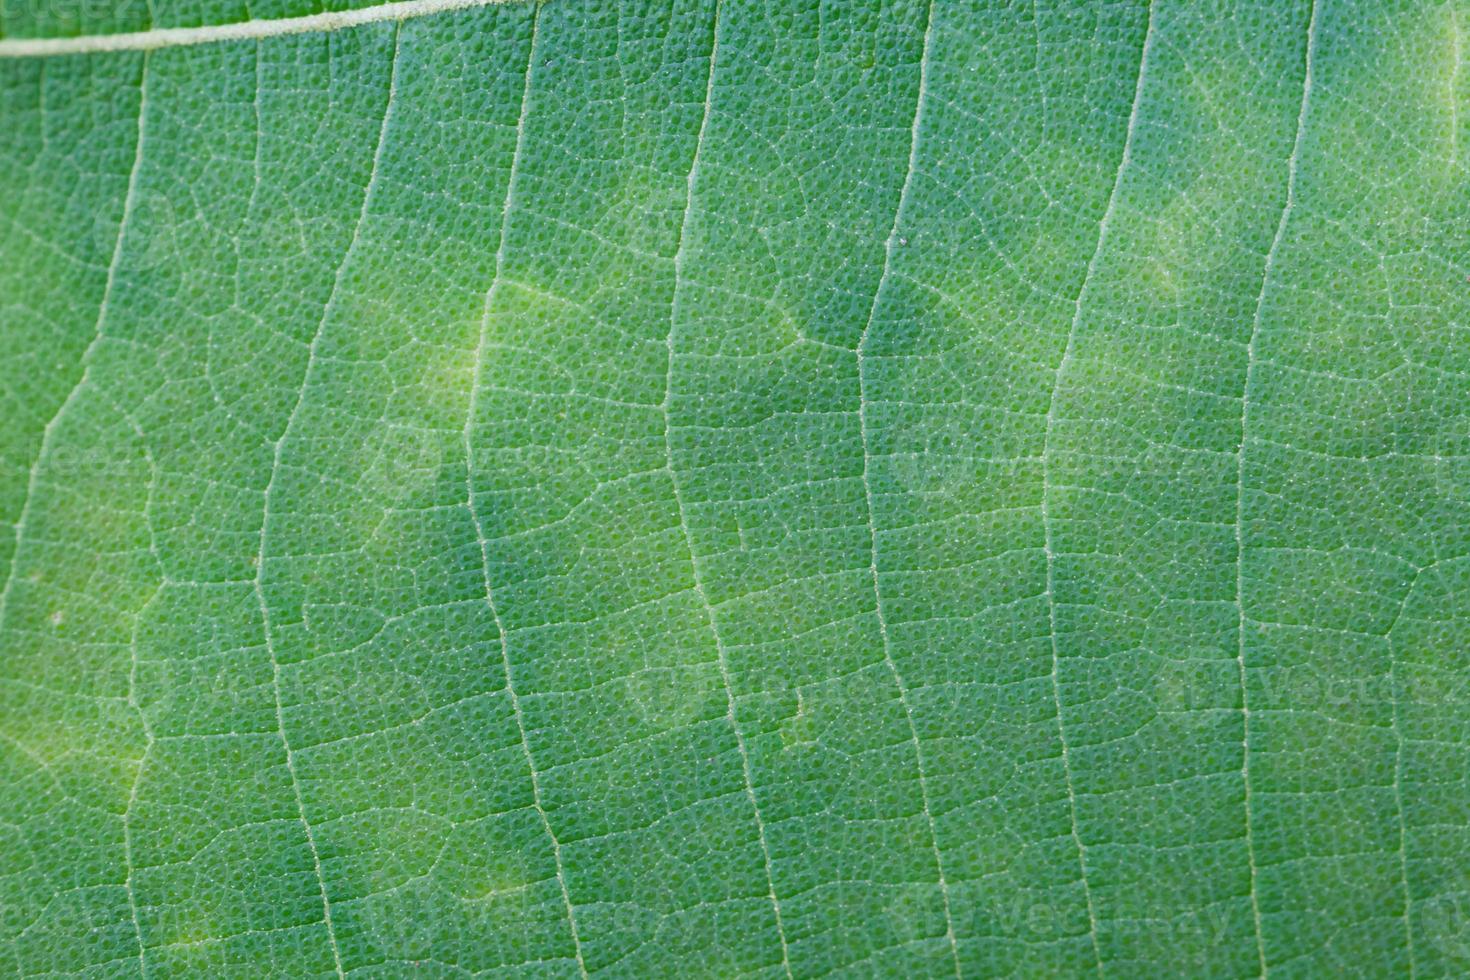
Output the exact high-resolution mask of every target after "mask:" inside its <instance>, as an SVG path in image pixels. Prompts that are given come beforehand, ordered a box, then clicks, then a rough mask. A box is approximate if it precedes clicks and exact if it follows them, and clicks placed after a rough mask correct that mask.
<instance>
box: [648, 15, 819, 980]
mask: <svg viewBox="0 0 1470 980" xmlns="http://www.w3.org/2000/svg"><path fill="white" fill-rule="evenodd" d="M722 6H723V4H722V3H721V0H715V26H714V32H713V33H714V38H713V40H712V42H711V44H710V52H709V70H708V72H707V73H706V75H705V82H704V113H703V115H702V116H701V117H700V120H699V133H698V135H697V136H696V137H695V140H694V156H693V158H692V159H691V160H690V161H689V173H688V175H687V176H686V178H685V186H684V212H683V214H682V215H681V217H680V218H679V238H678V245H677V246H675V249H674V292H673V295H672V296H671V297H670V300H669V331H668V333H667V334H666V335H665V338H664V343H665V346H666V347H667V348H668V359H667V360H668V366H667V368H666V370H665V372H664V397H663V400H662V401H661V402H660V403H659V411H660V412H661V413H662V414H663V417H664V468H665V469H667V470H668V473H669V483H670V485H671V486H672V488H673V491H674V505H675V507H677V508H678V511H679V529H680V530H681V531H682V532H683V535H684V545H685V547H686V548H688V550H689V567H690V570H691V572H692V574H693V576H694V592H695V594H696V595H698V596H699V601H700V603H701V604H702V605H703V606H704V618H705V622H706V623H707V624H708V625H709V631H710V636H711V637H713V639H714V644H715V656H716V658H717V659H718V661H719V665H720V680H721V681H722V682H723V684H724V687H725V720H726V721H727V722H729V725H730V730H731V731H732V732H734V733H735V747H736V748H737V749H738V750H739V752H740V768H741V771H742V773H743V775H744V776H745V796H746V799H748V800H749V801H750V809H751V813H752V814H753V815H754V816H755V830H756V836H757V838H758V839H759V841H760V845H761V857H762V859H763V861H764V862H765V870H766V893H767V894H768V895H769V896H770V899H771V909H772V911H773V912H774V914H775V918H776V938H777V939H778V940H779V941H780V943H781V966H782V968H783V969H784V970H785V971H786V977H787V980H791V978H792V972H791V948H790V946H789V945H788V944H787V942H786V924H785V922H784V920H783V919H782V916H781V902H780V900H779V899H778V898H777V897H776V877H775V874H774V871H773V868H772V864H771V848H770V846H769V844H768V843H767V842H766V824H765V820H763V819H762V818H761V808H760V803H759V802H758V801H757V800H756V795H755V779H754V777H753V776H752V774H751V767H750V753H749V752H748V751H747V750H746V747H745V735H744V733H742V732H741V731H740V723H739V721H738V720H737V719H736V717H735V691H734V687H733V686H732V685H731V683H730V661H729V657H728V656H727V655H726V653H725V641H724V638H723V637H722V636H721V635H720V627H719V623H718V622H717V621H716V619H715V610H714V606H713V605H712V604H711V603H710V601H709V593H708V592H706V591H705V588H704V576H703V573H702V572H701V571H700V563H699V555H698V554H697V553H696V552H695V550H694V535H693V534H691V533H690V531H689V521H688V519H687V517H686V516H685V510H684V492H683V490H682V488H681V487H680V485H679V471H678V470H677V469H676V468H675V466H674V446H673V439H672V436H671V434H670V430H671V429H672V425H671V423H670V421H669V419H670V408H671V406H672V404H673V396H674V359H675V344H674V341H675V331H676V328H677V324H678V322H679V297H680V295H681V286H682V285H683V282H684V260H685V256H686V255H687V254H688V248H687V245H688V238H687V237H686V236H685V230H686V229H687V228H688V225H689V213H690V211H691V210H693V205H694V187H695V183H696V182H697V181H698V179H699V161H700V157H701V155H702V153H703V151H704V143H705V133H706V131H707V130H708V128H709V117H710V107H711V106H712V105H713V104H714V92H715V64H716V62H717V61H718V59H719V54H720V12H721V9H722Z"/></svg>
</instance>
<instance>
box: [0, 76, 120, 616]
mask: <svg viewBox="0 0 1470 980" xmlns="http://www.w3.org/2000/svg"><path fill="white" fill-rule="evenodd" d="M147 108H148V56H147V55H146V54H145V55H144V56H143V65H142V68H141V70H140V73H139V76H138V137H137V145H136V146H134V147H133V165H132V168H131V169H130V170H129V171H128V186H127V190H126V191H124V193H123V213H122V218H121V219H120V220H119V221H118V225H117V237H116V238H115V239H114V240H113V243H112V258H111V259H109V260H108V263H107V280H106V283H105V285H104V286H103V287H102V301H101V305H99V306H98V308H97V324H96V326H95V327H94V328H93V330H92V339H91V340H90V341H88V343H87V346H86V348H85V349H84V350H83V351H82V356H81V359H80V361H79V363H80V364H81V366H82V373H81V375H80V376H79V377H78V378H77V382H76V384H74V385H72V388H71V391H69V392H67V393H66V397H65V398H63V399H62V401H61V405H60V406H58V407H57V409H56V414H54V415H52V416H51V419H50V420H49V421H48V422H47V423H46V426H45V428H43V429H42V430H41V445H40V447H39V448H38V449H37V450H36V458H35V460H34V461H33V462H32V463H31V469H30V474H29V476H27V478H26V489H25V495H24V497H22V498H21V504H20V514H19V515H18V516H17V517H16V519H15V526H14V527H13V529H12V531H13V533H14V535H15V543H14V544H13V545H12V547H11V550H10V567H9V569H7V571H6V573H5V585H4V587H3V588H0V632H3V629H4V625H5V613H6V610H7V608H8V607H9V605H10V592H11V589H12V588H14V586H15V570H16V566H17V565H19V564H20V545H21V538H22V537H23V536H24V535H25V528H26V523H27V522H28V521H29V520H30V516H31V507H32V506H33V505H34V503H35V500H36V478H37V476H38V475H39V474H40V472H41V466H42V464H43V462H44V461H45V459H46V451H47V450H48V449H50V448H51V443H52V440H53V439H54V438H55V433H56V427H57V425H58V424H59V423H60V422H61V419H62V418H63V417H64V416H65V415H66V413H67V411H68V410H69V409H70V408H71V406H72V402H74V401H76V398H77V395H78V394H79V393H80V392H81V390H82V389H83V388H84V387H86V384H87V378H88V377H89V376H90V374H91V371H92V368H91V364H90V362H91V360H92V352H93V351H94V350H96V349H97V345H98V344H99V343H100V342H101V341H102V327H103V324H104V323H105V322H106V321H107V307H108V304H109V303H110V302H111V300H112V291H113V289H114V287H115V286H116V284H117V269H118V265H119V264H120V262H121V259H122V253H123V239H124V237H125V234H126V232H127V228H128V219H129V218H131V217H132V216H133V208H134V206H135V205H136V203H137V197H138V173H139V171H140V170H142V163H143V117H144V113H145V111H146V110H147Z"/></svg>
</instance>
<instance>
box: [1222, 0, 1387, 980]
mask: <svg viewBox="0 0 1470 980" xmlns="http://www.w3.org/2000/svg"><path fill="white" fill-rule="evenodd" d="M1316 44H1317V3H1316V0H1313V2H1312V12H1311V15H1310V18H1309V19H1308V21H1307V53H1306V66H1305V67H1304V69H1303V71H1302V101H1301V105H1300V106H1299V107H1298V109H1297V117H1296V136H1295V137H1294V138H1293V139H1292V144H1291V155H1290V156H1288V157H1287V159H1286V200H1285V201H1284V202H1282V205H1281V216H1280V217H1279V218H1278V219H1277V221H1276V234H1275V235H1273V236H1272V238H1271V246H1270V248H1268V249H1267V250H1266V262H1265V267H1264V268H1263V270H1262V272H1261V291H1260V293H1258V294H1257V295H1256V308H1255V313H1254V314H1253V315H1252V317H1251V335H1250V339H1249V340H1248V341H1247V342H1246V346H1245V381H1244V384H1243V386H1242V388H1241V392H1240V446H1239V448H1238V449H1236V451H1235V609H1236V613H1237V614H1238V616H1239V622H1238V623H1237V625H1236V630H1235V634H1236V650H1235V667H1236V671H1237V673H1238V674H1239V678H1240V713H1241V721H1242V735H1241V762H1240V776H1241V780H1242V782H1243V783H1244V784H1245V846H1246V858H1247V860H1248V861H1249V862H1250V872H1251V914H1252V915H1253V916H1254V919H1255V929H1256V959H1257V963H1258V965H1259V968H1260V974H1261V977H1262V978H1264V977H1266V975H1267V968H1266V940H1265V937H1264V935H1263V933H1262V930H1261V904H1260V900H1259V899H1258V898H1257V889H1256V879H1257V878H1258V877H1259V874H1258V870H1257V869H1258V865H1257V864H1256V845H1255V837H1254V835H1253V833H1252V827H1251V823H1252V821H1251V769H1250V759H1251V709H1250V700H1249V695H1248V694H1247V685H1246V677H1245V629H1246V615H1245V449H1246V434H1247V427H1248V425H1249V423H1250V410H1251V400H1250V392H1251V379H1252V378H1253V377H1254V376H1255V369H1256V363H1257V359H1256V339H1257V337H1258V336H1259V335H1260V332H1261V311H1262V310H1263V309H1264V307H1265V302H1266V290H1267V287H1268V286H1269V285H1270V282H1271V270H1272V269H1273V268H1275V266H1276V255H1277V253H1278V252H1279V251H1280V249H1281V241H1282V239H1283V238H1284V237H1285V235H1286V223H1287V220H1288V219H1289V218H1290V217H1291V211H1292V207H1293V206H1294V205H1295V204H1296V168H1297V158H1298V157H1299V156H1300V154H1301V148H1302V133H1303V132H1304V131H1305V129H1306V126H1305V123H1306V118H1307V103H1308V101H1309V100H1310V99H1311V96H1312V56H1313V54H1314V51H1315V48H1316ZM1389 655H1390V657H1392V650H1390V652H1389ZM1402 817H1403V814H1402V810H1401V811H1400V820H1402ZM1400 829H1402V827H1401V828H1400ZM1407 887H1408V884H1407V880H1406V881H1405V889H1407ZM1404 918H1405V925H1406V926H1407V922H1408V911H1407V909H1406V910H1405V914H1404ZM1409 949H1410V957H1411V960H1412V956H1413V944H1412V938H1411V939H1410V946H1409Z"/></svg>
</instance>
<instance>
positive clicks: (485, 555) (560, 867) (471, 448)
mask: <svg viewBox="0 0 1470 980" xmlns="http://www.w3.org/2000/svg"><path fill="white" fill-rule="evenodd" d="M540 27H541V4H540V2H536V3H535V6H534V11H533V13H532V15H531V44H530V49H529V50H528V51H527V52H526V80H525V84H524V85H523V86H522V88H521V110H520V115H519V116H518V118H517V119H516V145H515V149H514V150H513V151H512V153H511V158H510V174H509V176H507V178H506V181H505V201H504V202H503V203H502V205H501V208H500V241H499V243H498V244H497V245H496V247H495V272H494V274H493V275H492V276H491V279H490V288H489V289H487V290H485V302H484V305H483V307H482V308H481V310H480V336H479V339H478V340H477V341H476V344H475V368H474V371H473V372H472V374H471V380H470V397H469V405H468V407H467V408H466V410H465V419H464V432H463V433H462V434H461V437H462V439H463V441H464V453H465V498H466V505H467V507H468V509H469V512H470V520H471V522H473V523H474V525H475V539H476V541H477V542H478V543H479V546H480V575H481V578H482V581H483V582H484V586H485V605H486V606H487V607H488V608H489V610H490V615H491V617H492V618H493V619H494V620H495V629H496V632H498V633H499V634H500V665H501V667H502V669H503V670H504V671H505V691H506V695H507V697H509V698H510V708H511V713H512V714H513V715H514V716H515V720H516V731H517V733H518V734H519V735H520V739H521V754H522V755H524V756H525V757H526V768H527V769H528V770H529V771H530V773H531V803H532V805H533V806H534V807H535V808H536V815H537V816H538V817H539V818H540V820H541V829H542V830H543V831H545V832H546V838H547V840H549V841H551V856H552V859H553V861H554V862H555V863H556V883H557V886H558V887H559V888H560V889H561V900H562V904H563V905H565V906H566V909H567V928H568V929H569V930H570V931H571V935H572V951H573V953H574V954H575V955H576V958H577V972H578V973H579V974H581V976H582V977H583V978H584V980H585V978H586V976H587V961H586V960H585V959H584V958H583V956H582V939H581V936H580V935H579V934H578V932H577V912H576V908H575V906H573V905H572V893H571V891H570V890H569V889H568V888H567V875H566V866H565V865H564V864H563V863H562V858H561V840H560V839H559V838H558V837H557V836H556V831H554V830H553V829H552V828H551V819H550V818H549V817H548V816H547V815H546V807H545V806H543V805H542V802H541V776H540V774H539V773H538V772H537V771H536V760H535V758H534V757H533V756H532V755H531V742H530V739H528V738H527V737H526V719H525V715H524V714H523V713H522V712H521V699H520V696H519V695H517V694H516V685H515V677H514V673H513V671H512V670H511V666H510V641H509V639H508V637H507V633H506V629H505V623H504V621H503V620H502V619H501V618H500V607H499V606H498V605H496V603H495V590H494V588H492V586H491V584H490V542H489V539H488V538H486V537H485V522H484V521H483V520H481V519H480V510H479V507H478V506H477V505H476V503H475V445H474V438H473V432H474V425H475V414H476V411H477V408H478V406H479V394H480V382H481V380H482V378H483V377H484V369H485V351H486V350H487V349H488V347H489V335H490V310H491V309H492V308H493V306H494V303H495V295H496V294H497V293H498V292H499V291H500V284H501V283H502V282H503V281H504V277H503V275H502V273H503V272H504V269H505V250H506V241H507V240H508V239H509V234H508V228H509V226H510V215H511V212H512V211H513V210H514V209H515V193H516V177H517V176H518V175H519V174H520V172H521V158H522V156H523V155H524V153H525V146H526V117H527V116H528V115H529V113H530V111H531V79H532V75H533V73H534V70H535V66H536V48H537V43H538V42H539V40H540V37H541V31H540Z"/></svg>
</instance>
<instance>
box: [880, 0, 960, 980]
mask: <svg viewBox="0 0 1470 980" xmlns="http://www.w3.org/2000/svg"><path fill="white" fill-rule="evenodd" d="M933 37H934V3H933V0H931V2H930V4H929V8H928V11H927V13H926V14H925V21H924V46H923V48H922V49H921V52H920V54H919V91H918V94H917V95H916V96H915V97H914V121H913V123H912V125H911V127H910V129H909V156H908V165H907V169H906V170H905V171H904V175H903V185H902V186H901V187H900V189H899V192H898V204H897V205H895V206H894V209H893V224H892V226H891V227H890V228H889V229H888V241H887V243H886V244H885V246H884V251H883V271H882V272H881V273H880V274H879V276H878V285H877V287H876V288H875V289H874V290H873V303H872V305H871V306H869V307H868V319H867V322H866V323H864V324H863V333H862V336H861V337H860V338H858V344H857V351H856V354H857V373H858V430H859V432H860V433H861V436H862V443H863V499H864V501H865V502H866V505H867V512H868V571H869V574H870V575H871V577H872V580H873V604H874V611H875V613H876V614H877V618H878V635H879V636H880V637H882V640H883V662H884V663H885V664H886V665H887V666H888V672H889V674H891V675H892V677H893V684H894V686H895V687H896V688H898V701H899V704H901V705H902V706H903V715H904V719H905V720H906V721H907V722H908V729H909V741H910V742H912V743H913V746H914V765H915V766H916V767H917V769H918V772H919V799H920V801H921V802H922V803H923V805H924V818H925V820H927V821H928V823H929V846H930V847H931V848H932V849H933V850H934V866H935V869H936V870H937V871H938V873H939V893H940V897H941V898H942V899H943V900H944V935H945V939H946V940H947V941H948V942H949V955H950V959H952V960H953V961H954V974H955V977H956V978H958V977H960V976H961V970H960V951H959V945H958V942H957V940H956V939H955V932H954V916H953V914H952V913H951V912H950V902H949V879H948V878H947V877H946V876H945V873H944V858H943V856H942V855H941V853H940V851H939V831H938V828H937V827H936V826H935V823H934V810H933V808H931V807H930V805H929V780H928V776H927V775H926V773H925V771H924V750H923V747H922V746H921V745H920V743H919V730H918V728H917V727H916V726H915V725H914V712H913V708H912V707H911V706H910V705H909V694H908V687H907V686H906V685H905V684H904V682H903V675H902V674H901V673H899V670H898V664H896V663H895V662H894V660H893V643H892V641H891V640H890V639H889V636H888V619H887V617H886V616H885V615H884V612H883V590H882V588H880V587H879V584H878V525H877V523H876V521H875V520H874V516H873V482H872V480H871V479H870V478H869V475H868V471H869V469H870V467H871V464H872V459H873V454H872V451H871V449H870V447H869V441H868V401H869V399H868V381H867V371H866V370H865V367H866V365H867V358H866V356H865V355H866V353H867V347H868V336H869V334H870V333H871V332H872V329H873V317H874V315H875V314H876V313H877V312H878V302H879V300H880V299H881V298H882V296H883V287H884V286H885V285H887V283H888V277H889V272H890V270H891V269H892V267H893V252H894V247H895V246H896V245H897V244H898V227H899V222H900V221H901V220H902V218H903V212H904V206H905V204H907V202H908V199H909V188H910V187H911V186H912V185H913V181H914V170H915V167H914V165H915V163H917V162H918V158H919V130H920V127H921V126H922V125H923V121H924V102H925V96H926V95H927V94H928V91H929V53H930V50H931V44H932V41H933Z"/></svg>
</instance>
